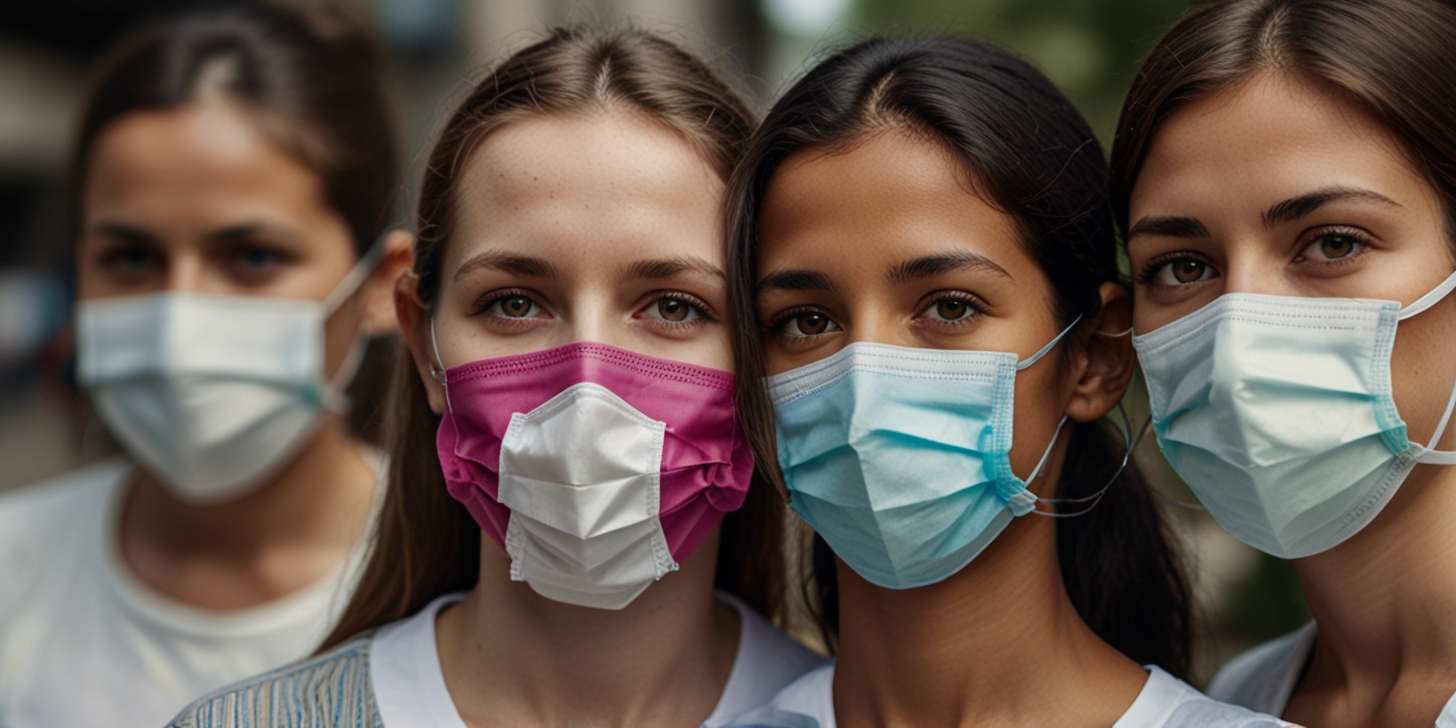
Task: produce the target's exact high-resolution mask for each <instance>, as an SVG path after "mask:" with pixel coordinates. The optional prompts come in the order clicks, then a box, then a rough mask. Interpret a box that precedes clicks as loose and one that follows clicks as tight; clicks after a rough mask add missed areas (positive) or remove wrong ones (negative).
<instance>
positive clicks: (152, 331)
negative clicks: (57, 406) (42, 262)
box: [76, 293, 325, 385]
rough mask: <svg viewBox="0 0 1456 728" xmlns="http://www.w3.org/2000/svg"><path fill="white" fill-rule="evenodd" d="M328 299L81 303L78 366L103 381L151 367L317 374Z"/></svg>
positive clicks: (292, 381)
mask: <svg viewBox="0 0 1456 728" xmlns="http://www.w3.org/2000/svg"><path fill="white" fill-rule="evenodd" d="M324 316H325V313H324V307H323V305H322V304H320V303H318V302H316V301H300V300H286V299H272V298H264V297H255V296H236V297H233V296H227V297H224V296H193V295H188V294H183V293H169V294H162V295H156V296H136V297H127V298H117V299H109V300H105V301H95V302H87V303H83V304H82V307H81V310H80V311H79V312H78V316H77V321H76V325H77V335H78V337H79V338H81V339H82V340H84V341H86V342H88V343H89V344H91V345H89V346H84V347H81V349H80V351H79V352H78V354H79V356H78V359H77V367H78V371H77V374H78V375H79V376H80V378H81V379H82V381H84V382H86V383H88V384H106V383H110V382H114V381H119V380H122V379H126V378H129V377H135V376H143V375H148V374H195V375H209V374H211V375H239V374H240V375H246V376H247V377H248V378H250V379H254V380H256V381H261V382H278V383H286V384H289V385H297V384H300V383H321V382H319V380H320V378H321V376H322V372H323V356H324V352H323V340H322V337H320V336H319V332H320V331H322V329H323V323H324Z"/></svg>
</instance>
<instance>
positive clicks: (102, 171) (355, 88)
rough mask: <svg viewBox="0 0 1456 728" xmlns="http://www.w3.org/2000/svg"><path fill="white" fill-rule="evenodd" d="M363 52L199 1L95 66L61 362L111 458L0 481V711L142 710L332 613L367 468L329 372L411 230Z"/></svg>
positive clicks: (370, 454)
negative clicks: (73, 287) (69, 338)
mask: <svg viewBox="0 0 1456 728" xmlns="http://www.w3.org/2000/svg"><path fill="white" fill-rule="evenodd" d="M368 51H369V47H368V45H367V43H366V42H365V41H364V40H363V36H362V35H361V34H360V33H359V31H358V30H357V29H356V28H354V27H352V26H351V25H350V24H349V23H348V22H347V20H346V19H345V18H343V17H342V16H337V15H330V14H318V15H316V16H314V17H313V18H312V19H311V20H309V21H306V20H305V19H304V18H303V17H300V16H299V15H296V14H294V13H292V12H288V11H284V10H278V9H269V8H266V7H259V6H248V7H246V8H239V9H213V10H207V11H202V12H194V13H191V14H186V15H183V16H179V17H176V18H174V19H172V20H169V21H166V22H163V23H160V24H157V25H154V26H152V27H150V28H148V29H146V30H144V31H142V32H140V33H139V34H137V35H134V36H133V37H131V38H129V39H128V40H127V41H126V42H124V43H123V44H122V45H121V46H120V47H119V48H118V49H117V50H116V51H115V52H114V53H112V54H111V56H110V57H109V59H108V60H107V61H106V62H105V64H104V65H103V67H102V68H101V70H100V73H99V74H98V75H97V77H96V80H95V84H94V86H93V88H92V90H91V92H90V95H89V97H88V98H87V100H86V103H85V109H84V116H83V121H82V127H81V135H80V140H79V145H78V147H77V151H76V157H75V167H74V173H75V184H76V191H75V194H76V201H77V205H78V211H79V218H80V219H79V223H80V227H81V229H80V234H79V237H78V238H77V240H76V276H77V281H76V283H77V291H78V299H79V300H78V301H77V313H76V357H77V379H78V381H79V382H80V384H81V385H82V387H83V388H84V389H85V391H86V393H87V394H88V395H89V399H90V401H91V404H92V406H93V408H94V410H95V412H96V414H97V415H98V416H99V417H100V419H101V421H102V422H103V423H104V424H105V425H106V427H107V429H108V431H109V432H110V433H111V435H112V436H114V437H115V439H116V440H117V441H119V442H120V443H121V445H122V446H123V448H124V449H125V451H126V454H127V456H128V457H126V458H118V459H113V460H107V461H104V462H101V463H99V464H96V465H94V466H91V467H88V468H85V469H83V470H80V471H78V472H75V473H71V474H69V475H65V476H62V477H60V478H58V479H56V480H54V481H51V482H48V483H43V484H39V485H36V486H34V487H31V488H27V489H24V490H22V491H19V492H15V493H11V494H7V495H6V496H4V497H3V498H0V725H4V726H6V727H7V728H30V727H33V726H35V727H38V726H52V727H53V726H97V727H105V726H117V727H119V728H120V727H125V728H135V727H136V726H145V725H160V724H162V723H163V722H164V721H166V720H167V719H168V718H169V717H170V716H171V715H173V714H175V713H176V711H177V710H178V709H179V708H181V707H182V706H183V705H185V704H186V703H187V701H188V700H191V699H193V698H195V697H197V696H198V695H199V694H201V693H204V692H206V691H208V690H211V689H214V688H217V687H219V686H221V685H224V684H226V683H228V682H231V681H234V680H237V679H239V678H241V677H244V676H246V675H250V674H254V673H257V672H258V671H260V670H266V669H269V668H271V667H275V666H277V665H280V664H283V663H285V662H288V661H289V660H292V659H295V658H298V657H300V656H302V655H304V654H306V653H308V652H309V651H310V650H312V649H313V648H314V647H315V646H316V645H317V644H318V642H319V640H320V639H322V638H323V636H324V635H325V634H326V633H327V630H328V629H329V628H330V627H331V626H332V624H333V622H334V619H335V618H336V617H337V616H338V614H339V611H340V609H341V608H342V606H343V604H344V602H345V600H346V599H347V596H348V593H347V587H348V586H349V585H350V584H351V583H352V581H353V578H354V577H355V576H356V575H357V564H358V562H359V561H360V560H361V552H362V546H363V544H364V543H365V535H366V533H367V532H368V530H369V529H368V524H369V520H370V517H371V513H372V512H373V510H374V509H375V507H376V506H375V503H376V501H377V497H376V496H377V493H378V492H379V491H380V486H379V485H378V484H379V483H380V482H381V477H380V475H379V474H378V472H377V471H378V470H379V469H380V467H381V463H380V456H379V455H378V454H377V452H375V451H372V450H371V449H370V448H369V447H368V446H367V445H365V444H364V443H363V442H362V441H360V440H359V439H357V438H356V437H354V436H353V435H351V434H350V432H349V430H348V429H347V428H346V426H345V423H344V420H343V415H344V413H345V412H346V411H347V405H348V398H347V397H346V395H345V392H344V390H345V387H346V386H347V385H348V384H349V383H350V380H351V378H352V377H353V376H354V374H355V371H356V370H357V369H358V368H359V366H360V363H361V360H362V359H363V358H364V350H365V343H366V339H367V338H368V337H369V336H370V335H371V334H376V333H382V332H387V331H389V330H390V329H391V328H392V327H393V320H394V317H393V311H392V308H391V305H390V299H389V291H390V290H391V287H392V284H393V278H394V276H395V275H396V274H397V273H398V272H399V271H400V270H402V269H403V267H404V266H406V265H407V263H408V258H409V250H408V249H409V244H410V240H409V236H408V235H407V234H403V233H396V234H393V235H390V233H389V228H388V225H389V223H390V222H391V221H392V220H393V217H394V216H393V215H392V214H391V209H392V207H393V204H394V197H395V194H396V187H397V180H396V173H397V161H396V157H397V150H396V147H395V142H394V136H393V129H392V124H391V121H390V113H389V110H388V108H387V104H386V101H385V97H384V93H383V91H382V88H381V84H380V81H379V78H378V68H377V65H376V59H375V58H373V57H372V55H371V54H370V53H369V52H368ZM367 404H368V403H359V404H356V408H357V407H361V406H365V405H367ZM363 414H368V410H367V408H365V411H364V413H363Z"/></svg>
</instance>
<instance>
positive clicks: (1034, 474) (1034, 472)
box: [1026, 415, 1067, 484]
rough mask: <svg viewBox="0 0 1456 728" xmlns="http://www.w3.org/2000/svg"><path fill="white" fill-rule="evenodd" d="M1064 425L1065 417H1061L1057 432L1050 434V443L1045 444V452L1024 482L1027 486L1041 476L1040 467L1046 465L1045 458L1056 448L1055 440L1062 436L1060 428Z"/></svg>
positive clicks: (1065, 422)
mask: <svg viewBox="0 0 1456 728" xmlns="http://www.w3.org/2000/svg"><path fill="white" fill-rule="evenodd" d="M1066 424H1067V416H1066V415H1062V421H1061V422H1058V423H1057V431H1056V432H1053V433H1052V441H1051V442H1049V443H1047V448H1046V451H1045V452H1043V453H1042V454H1041V460H1039V461H1037V463H1036V467H1035V468H1034V469H1032V471H1031V475H1030V477H1028V478H1027V479H1026V482H1027V483H1028V484H1029V483H1031V481H1033V480H1036V479H1037V477H1038V476H1040V475H1041V467H1042V466H1043V465H1046V461H1047V458H1049V457H1051V454H1052V448H1053V447H1056V445H1057V438H1058V437H1060V436H1061V434H1062V426H1064V425H1066Z"/></svg>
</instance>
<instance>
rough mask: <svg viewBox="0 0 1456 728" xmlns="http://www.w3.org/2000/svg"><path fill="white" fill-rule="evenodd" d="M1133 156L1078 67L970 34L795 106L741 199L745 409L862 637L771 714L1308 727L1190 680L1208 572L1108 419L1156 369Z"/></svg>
mask: <svg viewBox="0 0 1456 728" xmlns="http://www.w3.org/2000/svg"><path fill="white" fill-rule="evenodd" d="M1105 175H1106V166H1105V164H1104V162H1103V158H1102V152H1101V148H1100V147H1099V145H1098V143H1097V139H1096V137H1094V136H1093V134H1092V130H1091V129H1090V128H1088V126H1087V124H1086V122H1084V121H1083V120H1082V117H1081V116H1080V115H1079V114H1078V113H1077V111H1076V109H1075V108H1073V106H1072V104H1071V103H1070V102H1069V101H1068V100H1067V99H1066V98H1065V97H1064V96H1063V95H1062V94H1061V93H1060V92H1058V91H1057V89H1056V88H1055V87H1054V86H1053V85H1052V84H1051V82H1050V81H1048V80H1047V79H1046V78H1045V77H1044V76H1042V75H1041V74H1040V73H1038V72H1037V71H1036V70H1035V69H1033V68H1032V67H1031V66H1030V65H1028V64H1026V63H1025V62H1023V61H1020V60H1018V59H1016V58H1014V57H1012V56H1011V55H1010V54H1009V53H1007V52H1006V51H1003V50H1001V49H999V48H996V47H995V46H992V45H989V44H986V43H982V42H978V41H974V40H970V39H965V38H955V37H914V36H909V37H897V38H880V39H873V40H869V41H866V42H863V43H860V44H858V45H856V46H853V47H851V48H849V49H847V50H845V51H842V52H840V53H838V54H836V55H834V56H832V57H830V58H829V59H828V60H826V61H824V62H823V63H821V64H820V65H819V66H817V67H815V68H814V69H813V70H811V71H809V72H808V74H806V75H805V76H804V78H803V79H801V80H800V81H799V82H798V83H796V84H795V85H794V87H793V88H791V89H790V90H789V91H788V93H787V94H785V95H784V97H783V98H782V99H781V100H780V101H779V102H778V103H777V104H775V105H774V108H773V110H772V111H770V112H769V114H768V117H767V118H766V119H765V121H764V123H763V126H762V127H761V128H760V130H759V132H758V133H757V134H756V135H755V137H754V141H753V142H752V143H751V144H750V146H749V149H748V151H747V152H746V153H745V156H744V161H743V162H742V163H741V164H740V166H739V169H738V172H737V173H735V175H734V182H733V185H732V186H731V189H730V192H729V200H730V201H729V205H730V210H731V211H732V213H731V214H732V215H733V217H732V233H731V234H730V242H731V245H732V247H731V257H730V261H731V264H732V270H731V273H732V278H731V282H732V283H733V285H734V286H735V288H734V290H735V292H742V293H743V295H742V296H740V297H738V298H737V299H736V301H735V308H734V314H735V316H737V317H738V319H739V320H740V321H742V322H743V323H742V324H741V325H740V326H739V331H740V332H744V334H743V335H742V336H740V338H739V341H738V343H739V347H740V354H739V357H740V361H741V362H759V363H755V364H751V365H750V364H743V365H742V367H743V368H742V370H741V371H743V373H744V376H748V375H754V376H757V375H758V374H759V373H760V372H763V371H764V368H765V367H766V373H767V374H769V375H771V376H770V377H769V378H768V380H767V392H766V393H765V392H764V391H763V390H748V389H745V395H744V403H743V409H744V410H745V412H746V413H748V415H747V417H746V418H747V420H748V422H749V423H750V428H749V431H750V432H751V433H753V434H754V435H755V436H756V437H755V438H754V439H755V444H756V452H757V454H758V456H759V458H760V460H762V461H765V462H772V461H773V460H774V456H775V454H777V462H778V464H779V466H780V467H781V469H782V475H783V482H784V485H785V486H786V487H787V489H788V493H789V494H790V496H791V498H792V500H791V505H792V506H793V509H794V511H795V512H796V513H798V514H799V515H800V516H802V517H803V518H804V520H805V521H806V522H807V523H808V524H809V525H810V526H812V527H813V528H814V529H815V531H816V533H817V534H818V536H819V537H820V538H821V539H822V540H821V541H819V542H817V544H816V551H817V554H816V557H815V558H814V573H813V576H814V579H815V580H816V582H817V587H818V589H817V594H816V595H815V596H816V597H817V600H816V601H817V602H818V604H819V605H820V607H821V609H822V610H824V611H823V614H824V616H825V618H826V619H825V621H826V624H827V625H828V627H829V629H828V630H826V631H827V633H828V634H829V635H830V636H831V637H832V636H834V634H836V632H837V637H838V644H839V649H838V659H837V661H836V662H835V663H833V664H831V665H827V666H825V667H823V668H820V669H817V670H815V671H813V672H811V673H809V674H808V675H806V676H804V677H803V678H801V679H800V680H799V681H797V682H795V683H794V684H793V685H791V686H789V687H788V688H786V689H785V690H784V691H783V692H782V693H780V694H779V695H778V696H777V697H776V698H775V699H774V701H773V702H772V704H771V705H770V706H768V707H767V708H765V709H764V710H763V711H761V712H759V713H756V714H753V715H750V716H747V717H745V718H744V719H743V720H742V721H741V722H742V723H743V724H744V725H755V726H763V725H767V726H783V727H784V728H808V727H809V726H816V727H817V728H833V726H836V725H839V726H855V727H858V726H884V725H901V726H905V725H914V726H956V725H1001V726H1006V725H1024V726H1047V725H1057V726H1087V727H1088V728H1093V727H1096V726H1117V727H1118V728H1162V727H1165V726H1166V727H1168V728H1174V727H1179V726H1182V727H1186V728H1192V727H1194V726H1199V727H1205V726H1271V727H1272V726H1277V725H1283V724H1282V723H1281V722H1280V721H1277V720H1274V719H1272V718H1270V717H1268V716H1259V715H1256V714H1254V713H1251V712H1249V711H1247V710H1244V709H1242V708H1237V707H1234V706H1230V705H1226V704H1221V703H1217V702H1215V701H1213V700H1210V699H1208V698H1207V697H1205V696H1203V695H1202V694H1201V693H1199V692H1198V691H1197V690H1194V689H1193V688H1192V687H1190V686H1188V685H1187V684H1186V683H1184V682H1182V681H1181V680H1180V679H1179V678H1180V677H1181V676H1184V675H1185V674H1186V672H1187V669H1188V662H1189V641H1190V634H1189V632H1190V628H1189V596H1188V587H1187V580H1186V577H1185V576H1184V574H1183V571H1182V564H1181V561H1180V559H1179V557H1178V553H1177V550H1176V548H1175V545H1174V543H1173V541H1172V538H1171V537H1170V535H1169V533H1168V531H1167V528H1166V526H1165V524H1164V522H1163V519H1162V517H1161V514H1160V513H1159V511H1158V508H1157V504H1156V501H1155V500H1154V498H1153V493H1152V491H1151V490H1150V489H1149V487H1148V485H1147V483H1146V482H1145V481H1144V480H1143V479H1142V477H1141V476H1140V475H1139V473H1138V472H1137V470H1136V466H1135V465H1132V464H1131V463H1129V462H1128V457H1129V454H1130V452H1131V449H1132V447H1133V445H1134V444H1135V443H1136V438H1135V433H1134V432H1133V431H1132V428H1131V427H1130V426H1129V427H1127V428H1126V430H1125V435H1124V440H1123V442H1119V441H1118V438H1117V437H1116V436H1114V435H1112V434H1111V433H1110V431H1109V429H1107V426H1106V425H1105V424H1104V422H1103V418H1104V416H1105V415H1107V413H1108V412H1109V411H1111V410H1112V409H1113V408H1114V407H1116V406H1117V405H1118V403H1119V401H1120V400H1121V399H1122V396H1123V393H1124V392H1125V391H1126V389H1127V385H1128V381H1129V379H1130V378H1131V377H1132V373H1133V363H1134V357H1133V351H1132V346H1131V345H1130V344H1129V342H1128V338H1127V333H1128V332H1127V329H1128V327H1129V323H1130V315H1131V313H1130V310H1129V300H1128V295H1127V287H1126V284H1125V282H1124V281H1123V280H1122V279H1121V276H1120V274H1119V272H1118V265H1117V242H1116V238H1115V236H1114V234H1113V226H1112V216H1111V210H1110V207H1109V205H1108V200H1107V195H1106V187H1105V180H1106V176H1105ZM754 291H756V292H757V293H756V300H755V298H754V293H753V292H754ZM755 324H756V325H757V327H758V329H759V331H760V332H762V340H761V342H760V341H759V339H758V338H757V337H754V336H752V333H753V329H754V327H755ZM770 407H771V408H770ZM775 432H776V435H777V436H776V438H775ZM775 440H776V441H775ZM831 549H832V551H831Z"/></svg>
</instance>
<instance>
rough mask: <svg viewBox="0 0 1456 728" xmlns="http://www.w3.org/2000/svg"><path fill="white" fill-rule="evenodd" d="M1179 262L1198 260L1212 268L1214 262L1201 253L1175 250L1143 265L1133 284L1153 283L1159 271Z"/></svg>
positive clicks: (1153, 258)
mask: <svg viewBox="0 0 1456 728" xmlns="http://www.w3.org/2000/svg"><path fill="white" fill-rule="evenodd" d="M1179 260H1196V261H1198V262H1199V263H1202V264H1204V265H1206V266H1209V267H1210V268H1212V267H1213V262H1212V261H1210V260H1209V259H1208V258H1207V257H1205V256H1203V255H1201V254H1199V253H1196V252H1194V251H1192V250H1175V251H1173V252H1171V253H1163V254H1162V255H1155V256H1153V257H1152V258H1150V259H1149V260H1148V262H1146V263H1143V267H1142V268H1139V269H1138V273H1137V276H1136V277H1134V278H1133V282H1134V283H1136V284H1138V285H1140V286H1145V285H1147V284H1149V283H1152V282H1153V277H1154V276H1156V275H1157V274H1158V271H1159V270H1161V269H1162V268H1163V266H1165V265H1167V264H1169V263H1172V262H1175V261H1179Z"/></svg>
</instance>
